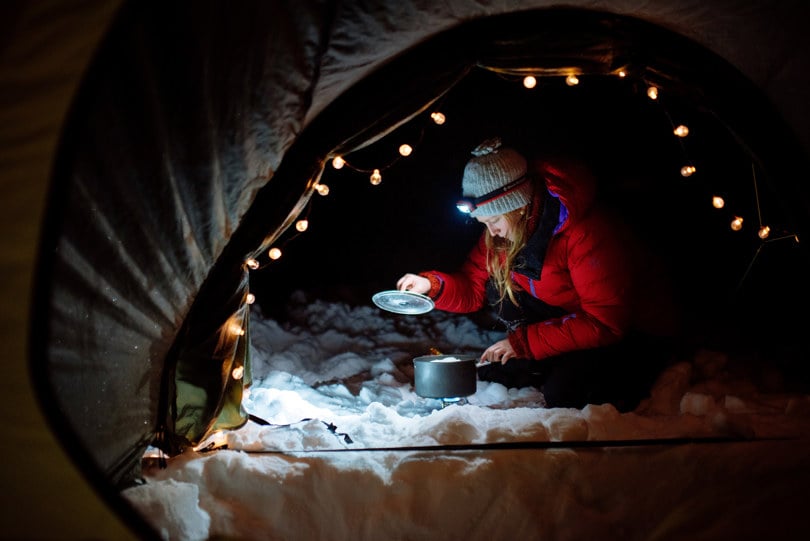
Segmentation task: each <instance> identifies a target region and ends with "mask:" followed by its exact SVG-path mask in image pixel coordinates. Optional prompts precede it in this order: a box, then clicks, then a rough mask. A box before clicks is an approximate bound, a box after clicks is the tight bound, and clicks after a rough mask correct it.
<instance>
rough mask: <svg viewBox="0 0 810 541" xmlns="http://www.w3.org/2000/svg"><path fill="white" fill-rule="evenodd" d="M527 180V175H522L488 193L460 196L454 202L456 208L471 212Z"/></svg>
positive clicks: (467, 212)
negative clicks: (475, 195) (478, 195)
mask: <svg viewBox="0 0 810 541" xmlns="http://www.w3.org/2000/svg"><path fill="white" fill-rule="evenodd" d="M527 180H528V177H527V176H526V175H523V176H522V177H519V178H517V179H515V180H513V181H512V182H510V183H509V184H505V185H504V186H501V187H500V188H497V189H495V190H492V191H491V192H489V193H485V194H484V195H482V196H481V197H462V198H461V199H459V200H458V202H456V208H457V209H458V210H459V211H460V212H463V213H464V214H471V213H472V212H473V211H474V210H475V209H477V208H478V207H480V206H481V205H485V204H487V203H489V202H491V201H494V200H495V199H498V198H499V197H501V196H504V195H506V194H508V193H509V192H511V191H512V190H514V189H515V188H517V187H518V186H520V185H521V184H523V183H524V182H526V181H527Z"/></svg>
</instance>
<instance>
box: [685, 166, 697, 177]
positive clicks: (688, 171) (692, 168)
mask: <svg viewBox="0 0 810 541" xmlns="http://www.w3.org/2000/svg"><path fill="white" fill-rule="evenodd" d="M695 171H697V169H695V166H694V165H684V166H683V167H681V176H682V177H691V176H692V175H694V174H695Z"/></svg>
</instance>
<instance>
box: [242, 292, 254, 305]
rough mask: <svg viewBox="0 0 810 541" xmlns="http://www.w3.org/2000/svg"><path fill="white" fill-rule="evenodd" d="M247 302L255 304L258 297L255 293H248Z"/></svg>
mask: <svg viewBox="0 0 810 541" xmlns="http://www.w3.org/2000/svg"><path fill="white" fill-rule="evenodd" d="M245 302H246V303H247V304H253V303H254V302H256V295H254V294H253V293H248V294H247V297H245Z"/></svg>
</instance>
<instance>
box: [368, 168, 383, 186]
mask: <svg viewBox="0 0 810 541" xmlns="http://www.w3.org/2000/svg"><path fill="white" fill-rule="evenodd" d="M369 180H371V183H372V184H373V185H375V186H376V185H377V184H379V183H380V182H382V175H381V174H380V170H379V169H375V170H374V172H373V173H371V176H370V177H369Z"/></svg>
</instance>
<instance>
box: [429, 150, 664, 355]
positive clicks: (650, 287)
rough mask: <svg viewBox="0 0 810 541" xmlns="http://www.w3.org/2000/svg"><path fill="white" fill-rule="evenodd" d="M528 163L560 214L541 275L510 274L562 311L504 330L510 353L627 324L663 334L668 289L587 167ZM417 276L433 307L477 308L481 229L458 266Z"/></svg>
mask: <svg viewBox="0 0 810 541" xmlns="http://www.w3.org/2000/svg"><path fill="white" fill-rule="evenodd" d="M534 165H535V169H536V170H538V171H539V172H540V175H541V176H542V178H543V179H544V180H545V186H546V189H547V191H548V193H545V194H543V196H544V197H546V198H548V197H549V196H553V197H556V198H558V200H559V205H557V206H556V207H555V211H556V209H557V208H558V209H559V211H558V217H557V219H556V221H555V223H554V224H553V226H554V228H553V232H552V231H551V230H549V235H550V238H549V239H548V244H547V247H546V249H545V253H544V256H543V254H539V256H540V261H541V263H540V270H539V279H533V278H531V277H530V276H528V275H527V274H529V275H530V274H531V272H526V273H524V269H523V268H521V269H520V270H517V271H514V270H513V272H512V277H513V280H514V283H515V284H516V285H517V286H519V287H520V288H522V289H523V290H524V291H526V292H529V293H530V294H531V295H532V296H533V297H535V298H537V299H539V300H541V301H543V302H544V303H546V304H547V305H550V306H553V307H559V308H561V309H563V311H564V312H565V315H563V316H562V317H555V318H551V319H546V320H544V321H539V322H535V323H528V324H525V325H522V326H519V327H518V328H517V329H515V330H514V331H510V332H509V333H508V338H509V342H510V343H511V345H512V347H513V348H514V349H515V353H516V355H517V356H518V357H519V358H525V359H544V358H547V357H551V356H554V355H559V354H562V353H566V352H569V351H573V350H579V349H587V348H594V347H599V346H605V345H609V344H612V343H615V342H617V341H619V340H620V339H621V338H622V337H623V336H625V335H626V334H627V333H628V332H629V331H631V330H638V331H641V332H647V333H653V334H658V335H660V334H667V333H668V332H669V331H670V330H671V329H672V321H673V319H672V316H673V311H672V303H671V299H670V297H669V296H668V295H667V294H666V293H667V291H666V288H665V287H664V285H663V283H660V284H659V282H660V280H659V278H661V277H660V276H658V275H657V274H656V273H657V271H656V270H652V267H650V266H649V264H648V262H647V261H645V259H644V258H643V257H642V256H643V252H642V251H640V245H639V244H638V243H637V242H635V241H634V239H633V238H632V236H631V232H630V230H629V229H628V228H627V227H626V226H624V224H623V223H622V222H621V221H619V220H617V219H615V216H612V215H611V214H610V213H609V212H608V211H607V210H606V209H604V208H603V207H601V206H598V205H597V204H596V202H595V182H594V179H593V178H592V176H591V175H590V173H588V172H587V171H586V170H585V169H584V168H583V167H581V166H571V165H568V164H566V167H565V168H564V169H563V168H561V167H555V166H553V165H551V164H549V163H542V164H534ZM541 191H542V190H541ZM532 207H533V209H534V210H533V212H534V214H535V216H533V217H532V219H533V221H534V222H535V223H539V222H540V220H539V216H537V215H538V214H539V213H540V212H541V208H542V206H541V205H539V204H534V205H532ZM545 208H546V209H547V208H548V206H547V205H546V206H545ZM555 213H556V212H555ZM552 218H553V217H552ZM544 221H545V220H544ZM530 223H531V222H530ZM536 232H537V230H536V231H535V233H536ZM484 234H486V233H484ZM535 244H536V243H535ZM531 245H532V242H531V241H530V242H529V246H531ZM529 246H527V248H526V249H528V248H529ZM527 255H528V256H529V257H531V254H527ZM535 255H537V254H535ZM645 273H646V274H645ZM422 274H423V275H425V276H427V277H428V278H430V280H431V284H432V286H433V287H432V288H431V291H430V292H429V293H428V295H430V296H431V297H433V298H434V300H435V303H436V308H438V309H440V310H445V311H449V312H459V313H469V312H474V311H477V310H479V309H481V308H483V307H484V305H485V303H486V302H487V300H486V283H487V281H488V279H489V275H488V273H487V270H486V247H485V244H484V235H482V236H481V238H480V240H479V242H478V244H477V245H476V246H475V247H474V248H473V249H472V250H471V252H470V254H469V255H468V257H467V259H466V261H465V263H464V264H463V265H462V267H461V268H460V269H459V271H458V272H455V273H445V272H441V271H435V270H434V271H428V272H425V273H422ZM505 302H509V301H508V300H507V301H505Z"/></svg>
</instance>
